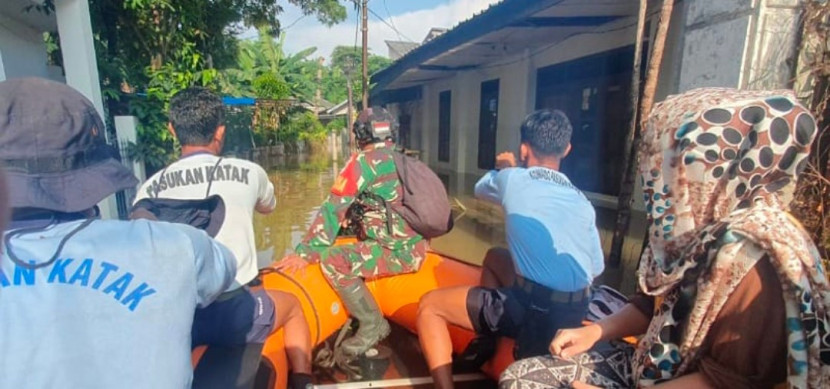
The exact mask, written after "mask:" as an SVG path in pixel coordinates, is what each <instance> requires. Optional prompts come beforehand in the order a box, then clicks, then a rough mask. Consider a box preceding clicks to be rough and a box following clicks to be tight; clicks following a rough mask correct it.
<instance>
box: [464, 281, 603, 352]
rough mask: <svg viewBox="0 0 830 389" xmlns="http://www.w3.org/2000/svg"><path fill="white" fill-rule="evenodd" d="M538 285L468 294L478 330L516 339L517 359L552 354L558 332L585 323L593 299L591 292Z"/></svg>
mask: <svg viewBox="0 0 830 389" xmlns="http://www.w3.org/2000/svg"><path fill="white" fill-rule="evenodd" d="M534 285H535V287H527V284H525V285H523V286H524V287H523V286H520V285H518V284H514V285H513V286H510V287H504V288H498V289H490V288H482V287H474V288H472V289H470V291H469V292H468V293H467V315H468V316H469V318H470V322H472V323H473V329H474V330H475V332H476V333H477V334H480V335H485V336H505V337H508V338H512V339H515V340H516V348H515V349H514V356H515V357H516V359H520V358H527V357H530V356H537V355H544V354H546V353H548V345H549V344H550V341H551V340H552V339H553V336H554V335H556V331H558V330H559V329H562V328H574V327H579V326H581V325H582V320H583V319H584V318H585V313H586V312H587V309H588V303H589V302H590V292H588V291H583V292H575V293H563V292H553V291H551V290H550V289H547V288H544V287H541V286H539V285H538V284H534Z"/></svg>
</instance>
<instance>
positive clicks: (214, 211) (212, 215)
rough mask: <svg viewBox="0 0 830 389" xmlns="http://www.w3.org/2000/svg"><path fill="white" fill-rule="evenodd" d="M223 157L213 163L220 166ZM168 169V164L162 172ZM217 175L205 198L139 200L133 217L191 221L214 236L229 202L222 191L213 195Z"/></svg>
mask: <svg viewBox="0 0 830 389" xmlns="http://www.w3.org/2000/svg"><path fill="white" fill-rule="evenodd" d="M221 162H222V158H219V160H218V161H216V165H215V166H214V167H213V169H214V170H216V169H217V168H218V167H219V164H220V163H221ZM166 171H167V168H166V167H165V168H164V170H162V172H161V176H164V173H165V172H166ZM211 186H213V177H212V176H209V177H208V186H207V190H206V191H205V198H204V199H193V200H179V199H167V198H157V197H155V198H146V199H142V200H139V201H138V202H136V203H135V205H133V207H132V208H131V209H130V215H129V219H130V220H135V219H149V220H158V221H165V222H169V223H180V224H187V225H189V226H193V227H196V228H198V229H200V230H204V231H205V232H206V233H207V234H208V235H209V236H210V237H211V238H215V237H216V234H218V233H219V229H220V228H222V223H223V222H224V221H225V202H224V201H223V200H222V197H220V196H219V195H211V194H210V188H211Z"/></svg>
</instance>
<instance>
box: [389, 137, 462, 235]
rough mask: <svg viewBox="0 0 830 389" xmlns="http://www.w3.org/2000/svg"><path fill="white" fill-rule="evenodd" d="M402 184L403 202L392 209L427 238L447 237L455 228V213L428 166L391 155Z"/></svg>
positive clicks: (440, 184)
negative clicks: (453, 214) (453, 216)
mask: <svg viewBox="0 0 830 389" xmlns="http://www.w3.org/2000/svg"><path fill="white" fill-rule="evenodd" d="M392 157H393V158H394V160H395V169H396V170H397V171H398V178H399V179H400V180H401V189H402V191H401V192H402V193H403V199H402V201H400V202H396V203H395V204H392V208H393V210H394V211H395V212H397V213H398V214H399V215H401V217H403V219H404V220H406V222H407V223H408V224H409V226H410V227H412V229H413V230H415V232H417V233H419V234H421V236H423V237H424V238H427V239H430V238H435V237H439V236H441V235H444V234H446V233H448V232H450V230H452V227H453V219H452V210H451V209H450V202H449V196H447V190H446V189H445V188H444V183H443V182H441V179H440V178H438V175H436V174H435V172H433V171H432V169H430V168H429V166H427V165H426V164H425V163H423V162H421V161H420V160H418V159H415V158H412V157H410V156H407V155H404V154H403V153H400V152H397V151H392Z"/></svg>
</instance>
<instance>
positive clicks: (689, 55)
mask: <svg viewBox="0 0 830 389" xmlns="http://www.w3.org/2000/svg"><path fill="white" fill-rule="evenodd" d="M686 3H687V4H686V9H687V12H686V17H685V18H684V19H681V20H685V33H684V35H685V36H684V45H683V47H684V49H683V58H682V66H681V68H682V71H681V74H680V82H679V85H678V90H679V91H681V92H682V91H686V90H689V89H693V88H699V87H705V86H722V87H732V88H748V89H778V88H786V87H790V86H791V85H792V84H791V81H790V80H791V79H792V76H793V72H792V68H791V66H792V64H793V63H794V57H795V53H796V47H795V46H796V35H797V32H798V28H797V26H798V13H799V11H798V0H692V1H687V2H686Z"/></svg>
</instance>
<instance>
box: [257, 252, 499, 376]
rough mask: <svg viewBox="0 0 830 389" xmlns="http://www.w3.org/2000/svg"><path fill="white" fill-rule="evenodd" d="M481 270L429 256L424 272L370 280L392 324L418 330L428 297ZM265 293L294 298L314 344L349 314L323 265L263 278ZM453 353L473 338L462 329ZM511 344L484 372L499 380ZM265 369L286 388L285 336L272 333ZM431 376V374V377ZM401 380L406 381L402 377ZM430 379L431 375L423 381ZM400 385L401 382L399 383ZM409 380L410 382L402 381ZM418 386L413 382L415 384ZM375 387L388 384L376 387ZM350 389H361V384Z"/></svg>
mask: <svg viewBox="0 0 830 389" xmlns="http://www.w3.org/2000/svg"><path fill="white" fill-rule="evenodd" d="M480 274H481V268H480V267H478V266H473V265H469V264H466V263H464V262H461V261H459V260H456V259H452V258H449V257H445V256H442V255H440V254H438V253H435V252H429V253H428V255H427V258H426V259H425V260H424V263H423V265H422V266H421V269H420V270H419V271H418V272H416V273H412V274H404V275H399V276H395V277H387V278H380V279H376V280H370V281H368V282H367V285H368V287H369V289H370V290H371V291H372V294H373V295H374V297H375V299H376V300H377V302H378V304H379V305H380V307H381V310H382V311H383V314H384V316H386V317H387V318H388V319H389V320H390V321H391V322H393V323H395V324H398V325H399V326H401V327H403V328H405V329H407V330H409V331H410V332H412V333H414V332H415V317H416V314H417V311H418V301H419V300H420V298H421V296H423V295H424V294H425V293H427V292H429V291H431V290H433V289H436V288H441V287H448V286H461V285H476V284H478V282H479V278H480ZM263 282H264V286H265V288H267V289H277V290H282V291H284V292H288V293H291V294H293V295H294V296H296V297H297V298H298V299H299V300H300V302H301V304H302V307H303V311H304V313H305V316H306V319H307V320H308V325H309V330H310V333H311V340H312V343H313V345H315V346H316V345H319V344H321V343H322V342H324V341H325V340H326V339H327V338H329V337H330V336H331V335H332V334H334V333H335V332H337V331H338V330H339V329H340V327H341V326H343V325H344V324H345V323H346V321H347V319H348V313H347V312H346V311H345V310H344V308H343V304H342V302H341V301H340V299H339V297H338V296H337V294H336V293H335V292H334V290H333V289H332V288H331V287H330V286H329V284H328V282H327V281H326V279H325V278H324V276H323V274H322V272H321V270H320V267H319V265H313V266H309V267H307V268H306V269H305V270H304V271H301V272H298V273H296V274H282V273H269V274H266V275H264V276H263ZM450 331H451V337H452V341H453V349H454V350H455V351H456V352H461V351H463V350H464V348H465V347H466V346H467V344H468V343H469V342H470V340H472V338H473V333H472V332H470V331H464V330H461V329H459V328H454V327H453V328H450ZM512 349H513V343H512V341H510V340H502V341H501V343H500V344H499V345H498V349H497V352H496V356H495V357H494V358H493V359H492V360H491V361H490V362H488V363H487V364H485V366H484V369H483V370H484V372H485V373H486V374H487V375H488V376H490V377H491V378H494V379H495V378H497V377H498V374H499V373H500V372H501V371H502V370H504V369H505V368H506V367H507V365H509V364H510V363H511V362H512V360H513V357H512V355H513V353H512ZM263 362H264V363H263V366H270V369H272V371H271V372H268V376H269V378H268V384H267V387H268V388H285V386H286V380H287V376H288V362H287V359H286V355H285V350H284V346H283V333H282V331H279V332H277V333H275V334H274V335H272V336H271V337H270V338H269V339H268V341H267V342H266V344H265V347H264V349H263ZM427 375H428V374H427ZM399 378H405V377H402V376H399ZM420 379H421V380H422V382H423V380H428V378H427V377H420ZM398 381H401V380H398ZM403 381H406V380H403ZM413 382H414V381H413ZM372 386H374V387H379V386H384V385H382V384H380V385H378V384H374V385H372ZM351 387H359V384H356V385H355V386H351Z"/></svg>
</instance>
